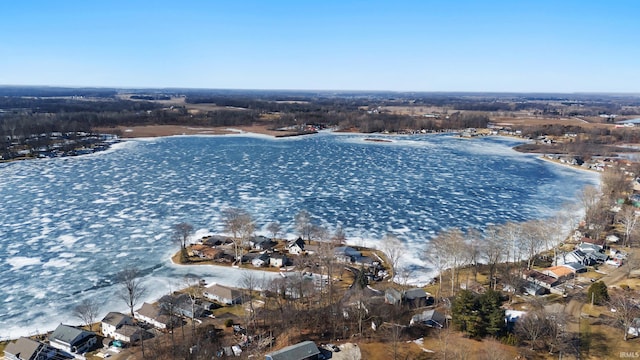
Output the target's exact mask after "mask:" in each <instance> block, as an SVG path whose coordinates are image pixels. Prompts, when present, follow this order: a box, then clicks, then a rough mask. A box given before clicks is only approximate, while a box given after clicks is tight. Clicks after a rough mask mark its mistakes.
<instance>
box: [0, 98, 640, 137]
mask: <svg viewBox="0 0 640 360" xmlns="http://www.w3.org/2000/svg"><path fill="white" fill-rule="evenodd" d="M129 93H132V94H133V95H131V99H132V100H122V99H119V98H118V97H117V96H116V95H117V90H114V89H94V88H82V89H79V88H46V87H45V88H38V87H0V136H1V138H0V147H6V146H9V144H10V143H12V142H13V143H15V142H16V140H19V139H24V138H27V137H29V136H30V135H32V134H43V133H44V134H48V133H51V132H62V133H65V132H75V131H85V132H91V131H92V130H93V129H95V128H98V127H99V128H109V127H117V126H135V125H154V124H158V125H165V124H166V125H194V126H212V127H213V126H240V125H250V124H266V125H268V126H269V127H271V128H273V129H277V128H282V127H289V128H291V127H295V126H298V127H299V128H300V129H301V131H302V129H304V127H303V125H305V124H314V125H320V126H321V127H340V128H345V129H346V128H348V129H356V130H358V131H361V132H365V133H371V132H383V131H388V132H406V131H415V130H427V131H439V130H445V129H446V130H448V129H454V130H455V129H465V128H484V127H487V125H488V123H489V118H488V115H487V112H489V111H491V112H509V111H520V110H526V111H530V112H532V113H534V114H544V115H545V116H554V115H557V116H568V115H572V114H573V115H598V114H602V113H605V114H611V113H617V114H622V113H624V112H625V111H626V112H629V113H633V112H637V111H638V106H640V98H638V97H631V96H627V97H625V96H620V97H615V96H604V95H588V94H587V95H576V96H575V97H572V98H568V97H567V95H562V94H558V95H553V94H551V95H535V94H534V95H526V94H525V95H523V94H464V93H460V94H452V93H394V92H363V93H356V92H311V91H308V92H294V91H241V90H188V89H185V90H179V89H170V90H167V91H161V90H130V91H129ZM174 96H184V97H185V101H186V103H187V104H188V105H187V106H182V105H174V106H170V107H167V106H165V105H163V104H159V103H156V102H153V100H169V99H171V98H172V97H174ZM133 100H135V101H133ZM203 103H206V104H215V105H217V107H216V108H215V110H211V111H203V110H202V108H198V111H189V109H188V107H189V104H203ZM394 106H402V107H407V108H412V107H414V108H415V107H419V106H423V107H428V106H436V107H439V108H441V109H444V111H442V112H441V113H440V114H438V115H434V116H433V117H431V116H430V117H425V116H422V115H424V114H398V113H394V112H391V111H389V110H388V108H389V107H394ZM203 108H205V109H206V107H203ZM603 121H604V120H603ZM521 130H522V131H523V133H524V134H525V136H530V137H532V138H535V137H537V136H540V135H558V136H560V135H563V134H564V133H569V132H572V133H581V134H587V135H585V136H583V137H580V138H579V139H576V140H575V141H574V143H575V144H574V145H569V146H573V147H575V146H582V145H583V144H605V143H617V142H621V141H624V142H639V141H640V138H638V137H639V135H638V134H637V132H635V131H630V130H626V129H584V128H580V127H567V126H559V125H553V126H544V127H540V126H538V127H524V128H521ZM578 144H580V145H578Z"/></svg>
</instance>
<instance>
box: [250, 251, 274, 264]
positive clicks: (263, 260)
mask: <svg viewBox="0 0 640 360" xmlns="http://www.w3.org/2000/svg"><path fill="white" fill-rule="evenodd" d="M269 259H270V256H269V254H267V253H264V254H260V255H259V256H256V257H255V258H253V260H251V265H253V266H255V267H263V266H267V265H269Z"/></svg>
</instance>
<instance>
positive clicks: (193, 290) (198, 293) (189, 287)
mask: <svg viewBox="0 0 640 360" xmlns="http://www.w3.org/2000/svg"><path fill="white" fill-rule="evenodd" d="M184 284H185V286H186V288H185V289H184V293H185V294H187V296H188V297H189V300H190V302H191V337H192V340H193V335H194V334H195V332H196V321H195V318H196V302H197V301H198V299H200V298H202V285H201V284H200V279H198V278H197V277H195V276H189V275H187V276H185V277H184Z"/></svg>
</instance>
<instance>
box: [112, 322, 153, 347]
mask: <svg viewBox="0 0 640 360" xmlns="http://www.w3.org/2000/svg"><path fill="white" fill-rule="evenodd" d="M151 337H153V335H151V333H149V332H147V331H146V330H145V329H143V328H141V327H139V326H135V325H127V324H125V325H122V326H121V327H119V328H118V329H117V330H116V332H115V334H114V336H113V339H114V340H120V341H123V342H126V343H132V342H136V341H139V340H140V339H148V338H151Z"/></svg>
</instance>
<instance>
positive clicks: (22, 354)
mask: <svg viewBox="0 0 640 360" xmlns="http://www.w3.org/2000/svg"><path fill="white" fill-rule="evenodd" d="M41 346H44V344H42V343H40V342H37V341H35V340H31V339H29V338H24V337H21V338H19V339H18V340H16V341H15V342H12V343H9V344H8V345H7V347H5V348H4V352H5V353H7V354H11V355H13V356H15V357H17V358H18V359H24V360H28V359H31V358H32V357H34V355H36V354H37V353H38V350H39V349H40V347H41Z"/></svg>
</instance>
